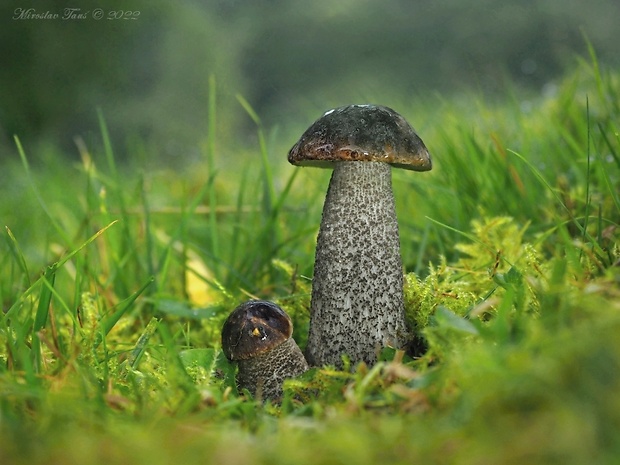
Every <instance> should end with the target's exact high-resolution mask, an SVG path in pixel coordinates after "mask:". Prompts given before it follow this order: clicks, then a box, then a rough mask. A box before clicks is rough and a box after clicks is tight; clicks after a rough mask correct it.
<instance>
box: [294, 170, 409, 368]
mask: <svg viewBox="0 0 620 465" xmlns="http://www.w3.org/2000/svg"><path fill="white" fill-rule="evenodd" d="M311 307H312V308H311V320H310V333H309V336H308V346H307V349H306V357H307V359H308V362H309V363H310V364H311V365H319V366H320V365H326V364H330V365H336V366H338V367H341V366H342V355H344V354H346V355H348V356H349V358H350V360H351V361H352V362H353V363H357V362H361V361H365V362H366V363H369V364H372V363H374V362H376V360H377V354H378V352H379V350H380V349H381V348H382V347H386V346H392V347H396V348H400V347H403V346H404V344H405V343H406V341H407V330H406V326H405V311H404V303H403V269H402V260H401V257H400V243H399V235H398V223H397V220H396V211H395V207H394V196H393V193H392V174H391V167H390V165H389V164H387V163H382V162H338V163H336V164H335V168H334V172H333V174H332V178H331V181H330V184H329V190H328V192H327V197H326V199H325V205H324V207H323V217H322V220H321V228H320V230H319V236H318V239H317V248H316V259H315V265H314V278H313V283H312V304H311Z"/></svg>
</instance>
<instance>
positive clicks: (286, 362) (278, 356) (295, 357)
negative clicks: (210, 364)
mask: <svg viewBox="0 0 620 465" xmlns="http://www.w3.org/2000/svg"><path fill="white" fill-rule="evenodd" d="M306 370H308V363H306V359H305V358H304V355H303V354H302V353H301V350H300V349H299V347H298V346H297V344H296V343H295V340H294V339H293V338H289V339H287V340H286V341H284V342H283V343H282V344H280V345H279V346H277V347H274V348H273V349H271V350H269V351H267V352H265V353H263V354H260V355H257V356H255V357H252V358H248V359H246V360H239V370H238V372H237V386H238V387H239V389H247V390H248V391H250V392H251V393H252V395H254V396H257V395H259V396H260V398H262V399H279V398H280V397H282V383H283V382H284V380H285V379H287V378H294V377H295V376H299V375H301V374H302V373H304V372H305V371H306Z"/></svg>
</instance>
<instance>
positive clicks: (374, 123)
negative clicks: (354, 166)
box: [288, 105, 432, 171]
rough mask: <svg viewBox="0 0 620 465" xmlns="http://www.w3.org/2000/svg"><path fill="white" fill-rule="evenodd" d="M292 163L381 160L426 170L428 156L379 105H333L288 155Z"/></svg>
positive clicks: (402, 122)
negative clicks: (337, 106) (336, 106)
mask: <svg viewBox="0 0 620 465" xmlns="http://www.w3.org/2000/svg"><path fill="white" fill-rule="evenodd" d="M288 161H289V162H290V163H292V164H293V165H300V166H318V167H330V166H332V164H333V163H334V162H337V161H381V162H385V163H389V164H391V165H393V166H395V167H398V168H405V169H408V170H414V171H428V170H430V169H431V168H432V163H431V157H430V154H429V153H428V150H427V149H426V146H425V145H424V142H422V139H420V137H418V135H417V134H416V132H415V131H414V130H413V128H412V127H411V126H410V125H409V123H408V122H407V121H406V120H405V118H403V117H402V116H401V115H399V114H398V113H396V112H395V111H394V110H392V109H391V108H388V107H384V106H381V105H349V106H345V107H339V108H335V109H333V110H329V111H327V112H325V114H324V115H323V116H322V117H320V118H319V119H318V120H316V121H315V122H314V124H312V126H310V127H309V128H308V130H307V131H306V132H304V134H303V135H302V136H301V139H299V142H297V143H296V144H295V145H294V146H293V148H292V149H291V150H290V152H289V154H288Z"/></svg>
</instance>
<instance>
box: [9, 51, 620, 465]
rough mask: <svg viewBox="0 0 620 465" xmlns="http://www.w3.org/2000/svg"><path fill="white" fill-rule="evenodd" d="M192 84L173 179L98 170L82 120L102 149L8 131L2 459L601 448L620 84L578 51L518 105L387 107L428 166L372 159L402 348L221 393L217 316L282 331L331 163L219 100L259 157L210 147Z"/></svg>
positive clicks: (556, 454)
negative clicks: (258, 387) (400, 295)
mask: <svg viewBox="0 0 620 465" xmlns="http://www.w3.org/2000/svg"><path fill="white" fill-rule="evenodd" d="M209 95H210V97H211V103H210V106H209V114H210V118H211V119H210V124H209V127H208V140H207V144H206V146H205V150H204V158H203V159H202V160H200V161H199V163H198V164H197V165H191V166H188V167H186V168H185V169H180V170H177V171H173V170H171V169H169V168H166V167H161V168H158V169H153V168H152V167H150V168H148V169H147V168H146V167H147V166H148V165H147V164H146V162H145V163H144V164H143V166H141V165H140V163H137V162H135V161H134V162H130V163H129V164H126V165H122V164H118V163H117V161H116V156H115V153H114V150H113V147H112V145H111V143H110V139H109V137H108V135H107V129H106V125H105V120H104V118H103V117H101V118H100V122H101V128H100V130H101V134H102V140H103V150H102V152H101V153H99V152H97V153H91V152H90V151H89V149H88V148H87V147H86V146H85V144H83V143H82V142H81V141H79V140H78V144H77V146H78V147H79V152H80V154H79V155H80V158H79V160H77V161H75V162H72V163H70V164H67V163H60V162H58V160H57V158H56V155H57V154H56V153H54V151H53V150H50V151H47V152H45V153H41V154H38V155H37V156H33V155H32V154H30V153H29V152H28V147H27V145H28V144H27V141H20V140H19V139H16V147H17V150H16V156H15V157H14V159H12V160H9V161H7V162H5V165H6V169H4V170H3V171H4V172H3V174H0V176H1V177H4V179H2V182H1V183H0V193H1V195H2V196H3V198H4V199H8V201H5V202H3V203H2V205H0V215H2V218H3V224H4V225H6V228H5V230H4V240H3V242H2V244H1V247H2V254H0V260H1V265H2V266H0V302H2V308H3V314H2V316H1V317H0V358H1V362H2V363H1V364H0V462H1V463H7V464H9V463H10V464H31V465H32V464H38V463H41V464H43V463H65V464H73V463H75V464H78V463H79V464H83V463H93V464H94V463H106V464H115V463H119V464H120V463H149V464H158V463H162V464H164V463H185V464H191V463H218V464H226V463H247V464H260V463H269V464H278V463H300V464H305V463H312V464H319V463H326V464H328V463H334V464H337V463H359V464H365V463H369V464H371V463H372V464H375V463H416V462H417V461H419V462H422V461H425V462H430V463H465V464H469V463H471V464H483V463H562V464H567V463H576V464H577V463H614V461H615V460H616V458H617V457H618V456H619V454H620V440H618V438H619V437H620V435H619V433H620V403H619V401H618V396H617V394H616V393H617V392H618V389H620V339H618V337H617V334H618V332H619V331H620V304H619V302H620V266H619V260H620V250H619V248H618V237H619V229H618V228H619V224H620V195H619V194H618V192H620V189H619V187H620V137H619V136H618V134H619V132H620V128H619V126H618V124H619V121H620V120H619V115H620V108H619V106H618V102H620V75H618V74H617V73H613V72H611V71H606V70H604V69H603V68H602V67H600V66H599V65H598V63H597V62H596V57H595V56H594V55H593V56H592V57H591V60H590V61H589V62H582V63H581V64H580V66H579V68H578V70H577V71H576V72H575V73H574V74H572V75H570V76H568V77H566V79H565V80H564V81H563V82H561V83H560V84H559V85H558V87H557V90H556V92H555V94H554V95H553V96H548V97H545V98H536V99H534V100H532V101H531V102H530V104H529V105H528V106H527V108H525V107H524V106H523V105H522V102H519V100H518V99H517V98H515V100H513V101H507V102H504V103H501V104H491V103H483V102H482V101H480V99H479V98H477V97H466V98H464V99H463V100H461V101H455V102H444V101H441V100H440V99H437V100H432V99H430V100H429V101H427V102H422V103H419V104H416V108H420V107H422V108H425V109H427V111H423V110H417V111H416V112H415V113H414V112H413V111H412V112H410V113H407V111H406V108H405V109H402V111H403V113H405V115H406V116H407V117H408V118H409V119H410V120H411V121H412V122H414V124H415V125H416V127H417V128H418V130H419V132H420V134H422V136H423V137H424V139H425V141H426V142H427V145H428V146H429V148H430V150H431V153H432V155H433V156H434V165H435V166H434V170H433V171H432V172H431V173H427V174H417V173H403V172H395V173H394V188H395V194H396V197H397V199H396V202H397V209H398V215H399V221H400V225H401V236H402V252H403V258H404V262H405V266H406V270H407V275H406V286H405V296H406V303H407V311H408V318H409V322H410V324H411V326H412V327H413V328H414V329H415V331H416V332H417V334H418V335H419V336H420V338H421V340H423V341H424V344H423V345H424V351H421V353H420V356H419V357H418V358H416V359H409V358H407V357H403V354H402V353H398V352H394V351H390V350H386V351H385V352H384V354H383V357H382V360H383V361H382V362H380V363H379V364H377V365H376V366H374V367H371V368H369V367H366V366H363V365H362V366H357V367H352V368H351V370H347V371H343V372H341V371H336V370H333V369H331V368H330V367H322V368H318V369H313V370H312V371H311V372H309V373H307V374H306V375H304V376H303V377H302V378H301V379H297V380H291V381H290V382H289V383H287V386H286V395H285V398H284V399H283V402H282V404H281V405H272V404H270V403H267V404H262V403H257V402H255V401H253V400H251V399H247V398H244V397H242V396H240V395H239V394H238V393H237V392H236V390H235V387H234V383H233V377H234V367H231V366H230V365H229V364H228V363H227V362H226V361H225V360H224V358H223V356H222V353H221V351H220V349H219V331H220V328H221V325H222V323H223V320H224V319H225V318H226V316H227V314H228V312H230V310H231V309H232V308H234V307H235V306H236V305H237V304H238V303H239V302H240V301H242V300H245V299H248V298H250V297H260V298H267V299H271V300H275V301H277V302H278V303H280V304H281V305H283V306H284V307H285V308H286V309H287V310H288V311H289V312H290V314H291V315H292V317H293V320H294V323H295V337H296V339H297V341H298V342H299V343H300V345H301V346H303V345H304V344H305V335H306V333H307V325H308V308H309V292H310V285H311V281H310V279H309V276H311V273H312V263H313V251H314V241H315V237H316V232H317V230H318V224H319V220H320V212H321V208H322V200H323V196H324V193H325V190H326V185H327V180H328V176H329V173H327V172H325V171H321V170H310V169H294V168H292V167H289V166H287V163H286V162H285V161H284V157H285V153H286V149H287V148H288V145H290V144H292V142H293V141H294V139H295V137H296V136H297V134H293V135H290V137H289V135H287V137H286V140H280V139H284V138H282V137H280V136H278V138H274V137H272V135H271V134H269V133H267V132H266V131H265V129H264V128H263V127H262V126H261V121H260V119H259V117H258V115H256V114H255V113H254V112H253V110H252V109H251V106H250V105H249V104H248V102H246V101H245V100H244V99H243V98H241V97H240V98H239V102H240V104H241V105H240V108H242V110H240V111H246V112H247V113H248V116H249V118H251V119H252V120H253V122H254V123H255V124H256V127H257V134H258V141H259V148H258V149H257V150H256V151H255V152H254V153H248V154H247V155H238V154H237V155H236V158H233V157H232V155H231V154H230V153H227V152H226V149H224V148H222V147H220V146H219V145H218V141H217V139H216V132H217V131H216V119H215V118H216V111H215V109H216V105H215V96H216V88H215V81H214V80H211V81H210V92H209ZM399 110H401V109H399ZM424 114H427V115H428V117H427V118H421V116H420V115H424ZM420 120H421V121H420ZM418 121H419V122H420V123H421V125H420V124H419V123H418ZM416 123H418V124H416ZM257 153H258V155H259V156H257ZM228 160H231V161H228ZM240 160H242V162H240Z"/></svg>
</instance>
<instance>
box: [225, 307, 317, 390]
mask: <svg viewBox="0 0 620 465" xmlns="http://www.w3.org/2000/svg"><path fill="white" fill-rule="evenodd" d="M292 334H293V323H292V322H291V319H290V317H289V316H288V315H287V314H286V312H284V310H282V309H281V308H280V307H278V306H277V305H276V304H274V303H272V302H268V301H266V300H250V301H247V302H244V303H242V304H241V305H239V306H238V307H237V308H235V309H234V310H233V311H232V313H231V314H230V315H229V316H228V318H227V319H226V322H225V323H224V326H223V328H222V350H223V351H224V355H226V358H228V360H230V361H231V362H236V363H237V364H238V371H237V386H238V388H239V389H240V390H241V389H247V390H248V391H250V393H251V394H252V395H253V396H255V397H257V398H262V399H278V398H280V397H281V396H282V383H283V382H284V380H285V379H287V378H293V377H295V376H298V375H300V374H302V373H303V372H305V371H306V370H308V364H307V363H306V359H305V358H304V356H303V354H302V352H301V350H300V349H299V347H298V346H297V344H296V343H295V340H294V339H293V338H292V337H291V336H292Z"/></svg>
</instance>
